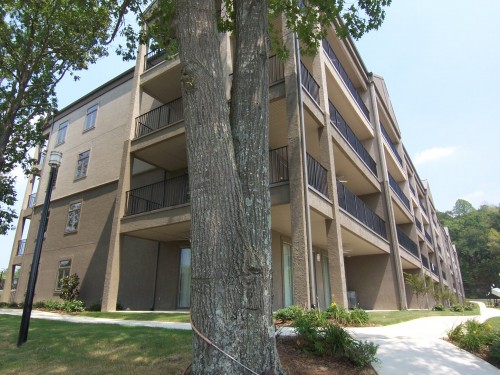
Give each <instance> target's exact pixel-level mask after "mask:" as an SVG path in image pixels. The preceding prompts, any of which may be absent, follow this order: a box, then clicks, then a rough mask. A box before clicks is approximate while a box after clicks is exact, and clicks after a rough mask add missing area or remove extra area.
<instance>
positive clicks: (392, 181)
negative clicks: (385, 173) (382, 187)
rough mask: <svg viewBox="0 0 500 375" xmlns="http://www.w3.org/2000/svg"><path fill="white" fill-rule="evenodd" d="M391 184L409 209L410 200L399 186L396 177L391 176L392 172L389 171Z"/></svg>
mask: <svg viewBox="0 0 500 375" xmlns="http://www.w3.org/2000/svg"><path fill="white" fill-rule="evenodd" d="M389 185H390V186H391V188H392V190H394V192H395V193H396V195H397V196H398V197H399V199H400V200H401V202H403V204H404V205H405V206H406V208H408V210H409V209H410V200H409V199H408V197H407V196H406V195H405V193H404V192H403V190H401V188H400V187H399V185H398V183H397V182H396V180H395V179H394V177H392V176H391V174H390V173H389Z"/></svg>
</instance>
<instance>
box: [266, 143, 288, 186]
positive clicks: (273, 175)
mask: <svg viewBox="0 0 500 375" xmlns="http://www.w3.org/2000/svg"><path fill="white" fill-rule="evenodd" d="M286 181H288V147H287V146H285V147H280V148H275V149H274V150H269V185H272V184H278V183H280V182H286Z"/></svg>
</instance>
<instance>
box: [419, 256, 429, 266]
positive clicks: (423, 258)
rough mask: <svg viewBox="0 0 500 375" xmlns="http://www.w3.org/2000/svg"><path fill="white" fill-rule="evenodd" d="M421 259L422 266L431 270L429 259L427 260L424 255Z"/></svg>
mask: <svg viewBox="0 0 500 375" xmlns="http://www.w3.org/2000/svg"><path fill="white" fill-rule="evenodd" d="M421 258H422V265H423V266H424V267H425V268H427V269H429V258H427V257H426V256H425V255H424V254H422V256H421Z"/></svg>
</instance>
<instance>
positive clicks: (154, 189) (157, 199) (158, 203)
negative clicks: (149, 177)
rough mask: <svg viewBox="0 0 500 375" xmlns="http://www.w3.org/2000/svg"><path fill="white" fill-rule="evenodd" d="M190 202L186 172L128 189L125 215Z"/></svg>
mask: <svg viewBox="0 0 500 375" xmlns="http://www.w3.org/2000/svg"><path fill="white" fill-rule="evenodd" d="M188 202H189V179H188V175H187V174H186V175H182V176H179V177H174V178H169V179H167V180H164V181H160V182H156V183H154V184H151V185H147V186H143V187H140V188H137V189H133V190H130V191H128V192H127V207H126V209H125V216H129V215H135V214H140V213H143V212H149V211H154V210H159V209H161V208H166V207H172V206H177V205H180V204H185V203H188Z"/></svg>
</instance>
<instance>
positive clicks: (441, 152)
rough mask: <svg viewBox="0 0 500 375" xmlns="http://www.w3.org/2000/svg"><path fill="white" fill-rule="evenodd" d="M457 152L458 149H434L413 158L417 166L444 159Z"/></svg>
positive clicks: (417, 154)
mask: <svg viewBox="0 0 500 375" xmlns="http://www.w3.org/2000/svg"><path fill="white" fill-rule="evenodd" d="M455 151H456V147H433V148H430V149H428V150H424V151H421V152H417V153H416V154H415V157H414V158H413V163H415V165H420V164H424V163H427V162H429V161H435V160H439V159H443V158H446V157H448V156H451V155H453V154H454V153H455Z"/></svg>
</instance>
